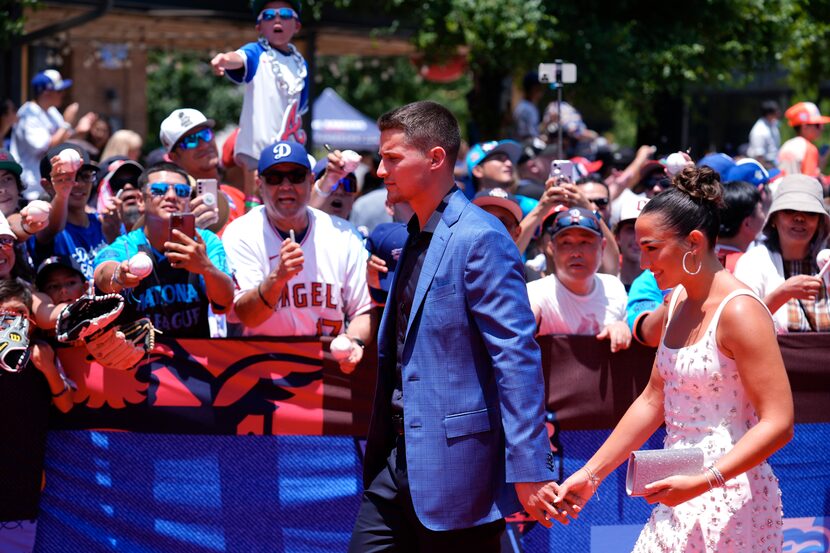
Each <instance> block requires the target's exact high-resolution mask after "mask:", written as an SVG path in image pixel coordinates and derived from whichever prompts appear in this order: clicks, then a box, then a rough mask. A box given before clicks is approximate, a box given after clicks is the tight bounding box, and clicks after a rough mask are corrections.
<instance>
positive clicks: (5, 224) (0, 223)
mask: <svg viewBox="0 0 830 553" xmlns="http://www.w3.org/2000/svg"><path fill="white" fill-rule="evenodd" d="M0 236H9V237H11V238H14V239H15V240H17V235H15V233H13V232H12V227H11V226H10V225H9V221H8V220H7V219H6V216H5V215H3V214H2V213H0Z"/></svg>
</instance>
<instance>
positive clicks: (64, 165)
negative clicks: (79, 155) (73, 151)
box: [49, 155, 77, 198]
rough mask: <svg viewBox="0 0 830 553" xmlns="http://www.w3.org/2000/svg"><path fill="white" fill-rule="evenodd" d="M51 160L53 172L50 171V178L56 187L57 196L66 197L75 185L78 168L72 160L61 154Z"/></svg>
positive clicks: (53, 186)
mask: <svg viewBox="0 0 830 553" xmlns="http://www.w3.org/2000/svg"><path fill="white" fill-rule="evenodd" d="M50 162H51V163H52V172H51V173H49V180H50V181H51V182H52V188H54V189H55V196H61V197H63V198H66V197H67V196H69V193H70V192H72V188H73V187H74V186H75V175H76V174H77V170H76V169H75V168H74V167H73V165H72V162H71V161H68V160H66V159H62V158H61V156H60V155H56V156H54V157H53V158H52V159H51V160H50Z"/></svg>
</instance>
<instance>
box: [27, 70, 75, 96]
mask: <svg viewBox="0 0 830 553" xmlns="http://www.w3.org/2000/svg"><path fill="white" fill-rule="evenodd" d="M70 86H72V79H64V78H63V77H61V74H60V73H58V72H57V71H55V70H54V69H47V70H46V71H41V72H40V73H38V74H37V75H35V76H34V77H32V89H33V90H34V93H35V96H37V95H38V94H40V93H41V92H43V91H45V90H66V89H67V88H69V87H70Z"/></svg>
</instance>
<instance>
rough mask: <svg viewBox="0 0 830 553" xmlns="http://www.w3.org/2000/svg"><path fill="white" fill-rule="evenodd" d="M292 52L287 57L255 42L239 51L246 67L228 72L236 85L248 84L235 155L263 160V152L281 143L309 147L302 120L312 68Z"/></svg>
mask: <svg viewBox="0 0 830 553" xmlns="http://www.w3.org/2000/svg"><path fill="white" fill-rule="evenodd" d="M289 48H290V50H291V53H290V54H284V53H282V52H280V51H279V50H277V49H275V48H271V47H267V48H266V46H264V45H263V44H262V43H261V42H251V43H249V44H246V45H245V46H243V47H242V48H240V49H239V50H237V51H236V53H237V54H239V55H240V56H241V57H242V59H243V60H244V66H243V67H242V68H241V69H234V70H228V71H226V72H225V75H227V77H228V78H229V79H230V80H232V81H233V82H235V83H238V84H242V83H245V97H244V98H243V100H242V113H241V114H240V116H239V135H238V136H237V137H236V146H235V149H234V154H244V155H246V156H249V157H251V158H253V159H259V154H260V153H261V152H262V150H263V148H265V147H266V146H269V145H271V144H273V143H275V142H278V141H280V140H293V141H294V142H299V143H300V144H305V142H306V135H305V131H303V125H302V117H301V116H302V114H303V113H305V112H306V110H307V109H308V67H307V65H306V62H305V60H304V59H303V57H302V55H300V53H299V52H298V51H297V49H296V48H294V46H292V45H289Z"/></svg>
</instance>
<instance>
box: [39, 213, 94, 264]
mask: <svg viewBox="0 0 830 553" xmlns="http://www.w3.org/2000/svg"><path fill="white" fill-rule="evenodd" d="M88 217H89V225H88V226H86V227H81V226H78V225H73V224H72V223H66V226H65V227H64V230H62V231H61V232H59V233H58V234H56V235H55V238H54V240H53V241H52V242H51V243H47V244H43V243H39V242H38V241H37V238H36V237H34V236H32V237H31V238H29V240H28V242H27V243H26V245H27V247H28V249H29V254H30V255H31V256H32V262H33V263H34V266H35V268H37V267H38V266H40V264H41V263H42V262H43V260H44V259H46V258H48V257H51V256H53V255H57V256H62V257H66V258H71V259H72V261H74V262H75V264H76V266H77V267H78V268H79V269H80V270H81V272H82V273H83V274H84V277H85V278H86V279H87V280H92V278H93V273H94V271H95V263H94V260H95V256H96V255H97V253H98V252H99V251H100V250H102V249H103V248H104V247H106V245H107V241H106V240H105V239H104V232H103V230H102V229H101V223H100V221H98V217H96V216H95V215H93V214H91V213H90V214H88Z"/></svg>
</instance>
